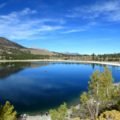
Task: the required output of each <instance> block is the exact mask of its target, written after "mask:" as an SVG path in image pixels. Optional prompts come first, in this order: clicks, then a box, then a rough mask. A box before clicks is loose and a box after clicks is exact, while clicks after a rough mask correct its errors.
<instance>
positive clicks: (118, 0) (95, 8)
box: [66, 0, 120, 21]
mask: <svg viewBox="0 0 120 120" xmlns="http://www.w3.org/2000/svg"><path fill="white" fill-rule="evenodd" d="M66 16H67V17H69V18H77V17H79V18H81V19H91V20H93V19H94V20H95V19H99V18H100V19H103V20H106V21H120V0H111V1H105V2H100V1H99V2H98V3H95V4H93V5H88V6H82V7H76V8H74V9H73V10H70V11H69V14H67V15H66Z"/></svg>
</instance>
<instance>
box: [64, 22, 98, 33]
mask: <svg viewBox="0 0 120 120" xmlns="http://www.w3.org/2000/svg"><path fill="white" fill-rule="evenodd" d="M95 25H96V22H90V23H88V24H86V25H84V26H80V27H76V28H69V29H67V30H65V31H63V32H62V33H65V34H70V33H78V32H84V31H87V30H88V29H90V28H91V27H93V26H95Z"/></svg>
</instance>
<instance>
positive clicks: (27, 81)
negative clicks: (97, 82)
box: [0, 62, 120, 114]
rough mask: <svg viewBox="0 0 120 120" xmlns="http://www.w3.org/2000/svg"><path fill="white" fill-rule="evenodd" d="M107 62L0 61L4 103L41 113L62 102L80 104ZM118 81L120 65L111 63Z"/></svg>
mask: <svg viewBox="0 0 120 120" xmlns="http://www.w3.org/2000/svg"><path fill="white" fill-rule="evenodd" d="M103 68H104V66H101V65H95V64H78V63H64V62H31V63H1V64H0V103H4V102H5V101H6V100H8V101H10V102H11V103H12V104H14V106H15V108H16V110H17V111H18V112H19V113H23V112H24V113H32V114H34V113H39V112H41V111H42V112H43V111H46V110H49V109H50V108H55V107H57V106H59V105H60V104H61V103H63V102H66V103H68V105H71V104H77V103H78V102H79V96H80V94H81V93H82V92H83V91H86V90H87V87H88V81H89V78H90V76H91V74H92V73H93V71H95V70H100V71H102V70H103ZM109 69H110V70H111V71H112V74H113V77H114V81H115V82H119V81H120V67H113V66H109Z"/></svg>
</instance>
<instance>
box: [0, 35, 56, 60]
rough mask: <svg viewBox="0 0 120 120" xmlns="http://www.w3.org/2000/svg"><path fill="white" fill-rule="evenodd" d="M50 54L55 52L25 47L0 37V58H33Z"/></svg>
mask: <svg viewBox="0 0 120 120" xmlns="http://www.w3.org/2000/svg"><path fill="white" fill-rule="evenodd" d="M52 55H55V54H54V53H52V52H50V51H48V50H43V49H33V48H26V47H24V46H22V45H19V44H17V43H15V42H12V41H10V40H8V39H6V38H3V37H0V59H34V58H42V57H43V56H44V57H46V56H52Z"/></svg>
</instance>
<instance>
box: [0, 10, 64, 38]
mask: <svg viewBox="0 0 120 120" xmlns="http://www.w3.org/2000/svg"><path fill="white" fill-rule="evenodd" d="M36 14H37V11H36V10H31V9H29V8H25V9H23V10H22V11H16V12H11V13H9V14H7V15H0V36H4V37H7V38H9V39H15V40H23V39H24V40H32V39H40V38H41V37H43V34H44V35H45V33H47V32H51V31H57V30H61V29H63V26H62V24H63V22H64V21H63V20H61V19H60V20H58V19H51V18H41V19H40V18H36V17H35V18H33V16H34V15H36ZM48 22H49V23H57V25H51V24H48ZM46 23H47V24H46Z"/></svg>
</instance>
